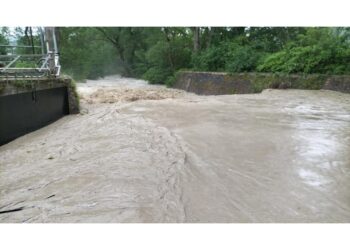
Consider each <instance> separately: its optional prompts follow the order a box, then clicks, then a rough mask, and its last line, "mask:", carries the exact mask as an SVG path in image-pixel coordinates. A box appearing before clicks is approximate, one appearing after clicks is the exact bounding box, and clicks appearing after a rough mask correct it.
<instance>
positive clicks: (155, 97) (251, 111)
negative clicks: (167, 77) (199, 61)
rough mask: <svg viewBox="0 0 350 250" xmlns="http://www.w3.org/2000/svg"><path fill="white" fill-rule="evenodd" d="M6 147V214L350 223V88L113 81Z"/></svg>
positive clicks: (91, 86) (0, 177) (98, 84)
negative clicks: (196, 89)
mask: <svg viewBox="0 0 350 250" xmlns="http://www.w3.org/2000/svg"><path fill="white" fill-rule="evenodd" d="M78 89H79V93H80V95H81V99H82V112H81V114H79V115H70V116H67V117H64V118H62V119H60V120H59V121H57V122H55V123H53V124H51V125H49V126H47V127H45V128H43V129H40V130H38V131H35V132H33V133H30V134H28V135H26V136H23V137H21V138H18V139H17V140H15V141H13V142H11V143H9V144H6V145H4V146H2V147H0V222H350V191H349V190H350V96H349V95H347V94H342V93H338V92H332V91H306V90H266V91H264V92H263V93H262V94H251V95H250V94H249V95H226V96H197V95H194V94H189V93H185V92H183V91H180V90H172V89H166V88H164V87H162V86H150V85H146V83H145V82H143V81H140V80H134V79H126V78H119V77H116V76H114V77H109V78H106V79H103V80H98V81H88V82H87V83H84V84H79V88H78Z"/></svg>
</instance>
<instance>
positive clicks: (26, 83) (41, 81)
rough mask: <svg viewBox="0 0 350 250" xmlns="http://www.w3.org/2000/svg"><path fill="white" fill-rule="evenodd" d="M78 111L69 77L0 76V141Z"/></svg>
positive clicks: (76, 97)
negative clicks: (14, 77) (8, 77)
mask: <svg viewBox="0 0 350 250" xmlns="http://www.w3.org/2000/svg"><path fill="white" fill-rule="evenodd" d="M77 113H79V101H78V96H77V93H76V91H75V86H74V84H73V83H72V80H71V79H70V78H38V79H4V78H2V79H0V120H1V123H0V145H2V144H4V143H7V142H9V141H11V140H13V139H15V138H17V137H19V136H22V135H24V134H26V133H29V132H31V131H34V130H36V129H38V128H41V127H43V126H46V125H47V124H49V123H51V122H53V121H56V120H57V119H59V118H61V117H62V116H64V115H67V114H77Z"/></svg>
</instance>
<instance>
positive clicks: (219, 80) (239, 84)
mask: <svg viewBox="0 0 350 250" xmlns="http://www.w3.org/2000/svg"><path fill="white" fill-rule="evenodd" d="M173 87H174V88H178V89H183V90H186V91H189V92H194V93H196V94H200V95H225V94H248V93H260V92H261V91H262V90H263V89H266V88H280V89H285V88H295V89H329V90H335V91H340V92H345V93H350V76H349V75H344V76H328V75H318V74H310V75H301V74H300V75H298V74H292V75H285V74H265V73H236V74H228V73H216V72H190V71H183V72H178V73H177V76H176V81H175V83H174V85H173Z"/></svg>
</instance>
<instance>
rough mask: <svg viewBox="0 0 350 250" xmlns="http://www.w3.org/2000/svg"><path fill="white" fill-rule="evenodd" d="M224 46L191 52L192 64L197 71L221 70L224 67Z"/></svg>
mask: <svg viewBox="0 0 350 250" xmlns="http://www.w3.org/2000/svg"><path fill="white" fill-rule="evenodd" d="M225 57H226V46H225V45H223V44H221V46H217V47H215V46H213V47H210V48H208V49H206V50H204V51H201V52H200V53H197V54H193V57H192V64H193V67H194V69H195V70H199V71H223V70H224V69H225Z"/></svg>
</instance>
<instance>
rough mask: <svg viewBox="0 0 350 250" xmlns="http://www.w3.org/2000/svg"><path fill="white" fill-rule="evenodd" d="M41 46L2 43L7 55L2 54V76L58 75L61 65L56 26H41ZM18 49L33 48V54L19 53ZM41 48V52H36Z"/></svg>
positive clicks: (1, 46)
mask: <svg viewBox="0 0 350 250" xmlns="http://www.w3.org/2000/svg"><path fill="white" fill-rule="evenodd" d="M39 31H40V33H39V34H38V35H39V37H40V43H41V45H40V46H37V45H34V44H33V43H32V44H31V45H8V44H6V45H1V44H0V49H1V48H2V49H3V51H5V55H0V78H33V77H58V76H59V75H60V71H61V66H60V64H59V53H58V49H57V41H56V36H55V29H54V28H44V29H42V28H39ZM18 49H28V50H29V49H32V52H33V53H32V54H20V53H17V51H18ZM35 49H40V51H41V54H36V53H35Z"/></svg>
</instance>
